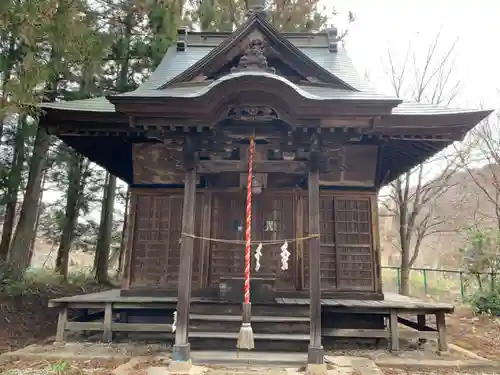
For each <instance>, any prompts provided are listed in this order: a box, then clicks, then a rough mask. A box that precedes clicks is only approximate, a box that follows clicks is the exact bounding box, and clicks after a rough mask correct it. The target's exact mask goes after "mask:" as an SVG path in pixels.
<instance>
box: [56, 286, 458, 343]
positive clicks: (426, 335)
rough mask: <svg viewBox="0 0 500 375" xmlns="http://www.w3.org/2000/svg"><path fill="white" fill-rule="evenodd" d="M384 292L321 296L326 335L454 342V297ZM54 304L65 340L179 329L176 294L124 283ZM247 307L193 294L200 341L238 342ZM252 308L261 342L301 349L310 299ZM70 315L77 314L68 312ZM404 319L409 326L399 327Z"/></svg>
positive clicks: (194, 335) (193, 326)
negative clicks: (134, 290)
mask: <svg viewBox="0 0 500 375" xmlns="http://www.w3.org/2000/svg"><path fill="white" fill-rule="evenodd" d="M384 297H385V298H384V299H383V300H348V299H322V300H321V315H322V330H321V332H322V338H323V340H328V339H340V338H344V339H345V338H353V339H386V340H388V342H389V348H390V349H391V350H392V351H398V350H399V349H400V347H399V345H400V341H399V339H418V340H437V342H438V348H439V350H440V351H442V352H445V351H447V350H448V344H447V339H446V325H445V314H447V313H452V312H453V309H454V308H453V306H452V305H450V304H446V303H439V302H427V301H423V300H420V299H417V298H412V297H407V296H402V295H398V294H394V293H385V296H384ZM49 306H50V307H55V308H59V321H58V328H57V336H56V341H64V340H65V334H66V333H67V332H94V333H95V332H102V340H103V341H104V342H111V341H113V340H114V337H115V334H123V333H126V334H132V333H151V332H154V333H155V337H158V335H159V334H161V335H162V337H164V338H166V339H167V340H168V339H169V338H172V339H173V337H174V334H173V333H172V323H173V312H174V311H175V309H176V306H177V297H149V296H148V297H139V296H123V295H120V290H119V289H113V290H108V291H104V292H98V293H90V294H83V295H77V296H71V297H62V298H57V299H54V300H51V301H50V304H49ZM283 307H286V308H283ZM240 309H241V305H240V304H238V303H234V304H231V303H227V302H220V301H217V300H214V299H212V298H206V297H198V298H193V299H192V301H191V313H190V327H189V338H190V340H191V341H193V342H195V346H196V342H198V344H199V345H200V346H203V341H205V342H206V343H207V344H208V342H207V340H209V342H212V343H213V342H214V340H215V341H221V342H222V343H224V342H225V343H227V344H229V345H227V346H226V347H228V348H231V347H233V348H234V344H235V340H236V338H237V334H238V332H237V329H236V327H237V326H238V324H239V323H240V322H241V314H240ZM253 310H254V316H253V317H252V323H253V324H254V330H255V340H256V348H257V349H279V350H296V349H300V348H301V347H302V346H307V343H308V342H309V300H308V299H306V298H276V299H275V302H274V303H272V304H271V303H268V304H256V305H254V306H253ZM343 314H349V315H350V317H351V319H352V317H353V316H354V317H355V318H356V317H357V318H356V319H359V320H360V321H363V319H364V317H366V327H367V328H359V329H351V328H342V316H343ZM68 316H74V318H72V319H68ZM137 316H142V317H144V316H149V318H148V319H147V321H148V323H145V320H144V319H142V320H141V319H136V318H135V317H137ZM432 316H435V321H436V327H431V326H430V325H429V324H428V320H427V319H428V318H429V317H432ZM409 317H410V318H409ZM412 317H414V318H415V320H413V319H412ZM377 318H380V319H382V320H384V324H383V327H384V328H370V324H369V321H373V320H377ZM401 326H404V327H405V328H409V329H400V328H401ZM372 327H373V326H372ZM214 330H216V331H215V332H213V331H214ZM270 344H271V345H270ZM272 344H274V345H272ZM212 345H213V344H212ZM218 347H219V346H218ZM222 347H224V345H223V344H222Z"/></svg>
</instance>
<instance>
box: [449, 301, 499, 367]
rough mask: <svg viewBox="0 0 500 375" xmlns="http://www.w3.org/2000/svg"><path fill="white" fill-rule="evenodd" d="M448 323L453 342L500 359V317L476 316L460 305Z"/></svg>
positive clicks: (477, 352) (493, 358)
mask: <svg viewBox="0 0 500 375" xmlns="http://www.w3.org/2000/svg"><path fill="white" fill-rule="evenodd" d="M446 323H447V326H448V335H449V337H450V339H449V340H450V342H451V343H453V344H455V345H458V346H460V347H462V348H464V349H467V350H470V351H471V352H474V353H476V354H477V355H480V356H481V357H484V358H487V359H491V360H496V361H500V333H499V331H500V318H491V317H488V316H474V315H473V314H472V312H471V311H470V310H469V309H467V308H465V307H459V308H457V309H456V311H455V314H453V315H450V316H449V317H448V318H447V320H446Z"/></svg>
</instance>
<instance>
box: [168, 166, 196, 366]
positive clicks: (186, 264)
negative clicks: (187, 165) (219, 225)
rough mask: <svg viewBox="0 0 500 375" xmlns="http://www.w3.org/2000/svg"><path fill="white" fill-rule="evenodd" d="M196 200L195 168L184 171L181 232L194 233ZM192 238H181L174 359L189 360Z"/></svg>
mask: <svg viewBox="0 0 500 375" xmlns="http://www.w3.org/2000/svg"><path fill="white" fill-rule="evenodd" d="M195 202H196V170H195V169H194V168H192V169H190V170H187V171H186V177H185V180H184V202H183V208H182V232H183V233H186V234H194V233H193V232H194V223H195V220H194V215H195ZM193 248H194V239H193V238H192V237H186V236H183V237H182V238H181V260H180V264H179V270H180V272H179V284H178V296H177V329H176V331H175V344H174V347H173V351H172V359H173V360H174V361H184V362H186V361H189V360H190V357H191V353H190V352H191V350H190V345H189V341H188V335H189V304H190V300H191V281H192V280H191V278H192V273H193Z"/></svg>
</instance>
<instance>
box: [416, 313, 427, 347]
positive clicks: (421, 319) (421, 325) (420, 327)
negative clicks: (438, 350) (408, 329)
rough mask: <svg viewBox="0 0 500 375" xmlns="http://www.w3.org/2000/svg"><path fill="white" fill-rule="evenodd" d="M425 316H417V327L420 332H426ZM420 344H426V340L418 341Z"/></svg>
mask: <svg viewBox="0 0 500 375" xmlns="http://www.w3.org/2000/svg"><path fill="white" fill-rule="evenodd" d="M425 324H426V322H425V314H418V315H417V327H418V330H419V331H420V332H425ZM418 342H419V344H425V343H426V342H427V340H426V339H418Z"/></svg>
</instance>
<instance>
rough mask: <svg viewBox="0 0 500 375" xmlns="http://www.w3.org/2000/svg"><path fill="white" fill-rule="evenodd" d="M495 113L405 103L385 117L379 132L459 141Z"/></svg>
mask: <svg viewBox="0 0 500 375" xmlns="http://www.w3.org/2000/svg"><path fill="white" fill-rule="evenodd" d="M492 112H493V111H491V110H475V109H471V110H467V109H452V108H447V107H441V106H433V105H414V104H413V103H404V104H403V105H400V106H398V107H396V108H394V109H393V110H392V114H391V115H388V116H384V117H383V118H382V119H381V121H380V122H379V123H377V125H376V127H375V131H376V132H379V133H381V134H384V135H416V136H421V137H430V136H440V137H442V138H444V137H447V138H449V139H452V140H454V141H459V140H461V139H462V138H463V137H464V136H465V134H466V133H467V132H468V131H469V130H471V129H472V128H473V127H475V126H476V125H477V124H479V123H480V122H481V121H483V120H484V119H485V118H486V117H488V116H489V115H490V114H491V113H492Z"/></svg>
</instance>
